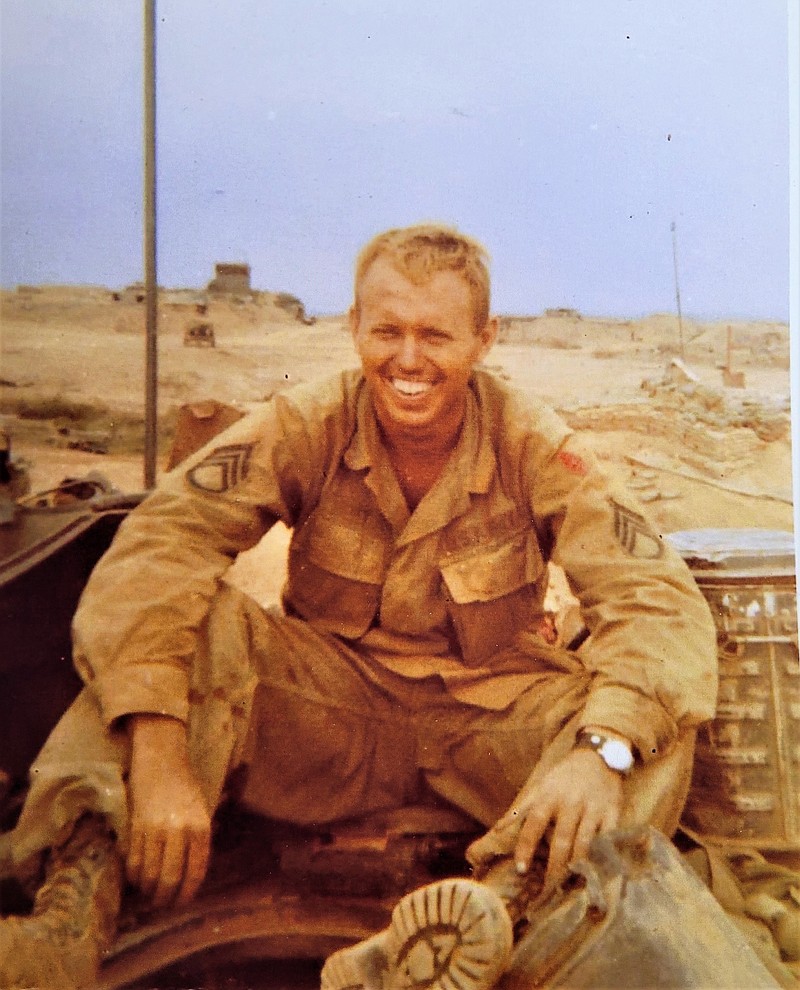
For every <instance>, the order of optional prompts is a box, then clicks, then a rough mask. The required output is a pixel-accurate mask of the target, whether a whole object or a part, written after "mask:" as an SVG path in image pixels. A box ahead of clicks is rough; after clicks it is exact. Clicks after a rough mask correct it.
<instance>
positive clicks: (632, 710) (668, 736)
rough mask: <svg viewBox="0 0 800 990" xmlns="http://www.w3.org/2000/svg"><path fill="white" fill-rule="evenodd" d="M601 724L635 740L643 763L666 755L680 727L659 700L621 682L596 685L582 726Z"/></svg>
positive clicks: (582, 715)
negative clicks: (620, 683) (619, 683)
mask: <svg viewBox="0 0 800 990" xmlns="http://www.w3.org/2000/svg"><path fill="white" fill-rule="evenodd" d="M587 726H598V727H602V728H605V729H610V730H612V731H613V732H617V733H619V734H620V735H621V736H624V737H625V738H626V739H629V740H630V741H631V744H632V745H633V746H634V747H635V749H636V751H637V753H638V756H639V757H640V759H641V760H642V762H643V763H647V762H648V761H650V760H653V759H655V758H656V757H658V756H660V755H663V753H664V752H666V751H667V750H668V749H669V748H670V747H671V745H672V744H673V743H674V741H675V739H676V738H677V735H678V727H677V725H676V724H675V722H674V720H673V719H672V718H671V717H670V716H669V714H668V713H667V711H666V709H664V708H663V707H662V706H661V705H660V704H659V703H658V702H657V701H654V700H653V699H652V698H648V697H646V696H645V695H643V694H640V693H639V692H638V691H634V690H632V689H631V688H627V687H624V686H622V685H618V684H605V685H598V686H597V687H595V688H594V689H593V690H592V691H591V693H590V695H589V697H588V698H587V700H586V704H585V706H584V709H583V712H582V714H581V719H580V725H579V729H580V728H584V727H587Z"/></svg>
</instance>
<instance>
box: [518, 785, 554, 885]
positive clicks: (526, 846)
mask: <svg viewBox="0 0 800 990" xmlns="http://www.w3.org/2000/svg"><path fill="white" fill-rule="evenodd" d="M554 814H555V805H554V804H553V803H550V802H548V803H546V804H541V805H538V806H537V807H535V808H532V809H531V810H530V811H529V812H528V815H527V817H526V818H525V821H524V823H523V825H522V828H521V829H520V833H519V838H518V839H517V845H516V849H515V852H514V857H515V862H516V866H517V873H527V872H528V870H529V869H530V866H531V861H532V860H533V856H534V853H535V852H536V849H537V847H538V845H539V843H540V842H541V841H542V839H543V837H544V833H545V830H546V829H547V826H548V825H549V824H550V822H551V821H552V819H553V816H554Z"/></svg>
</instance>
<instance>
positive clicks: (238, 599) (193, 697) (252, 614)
mask: <svg viewBox="0 0 800 990" xmlns="http://www.w3.org/2000/svg"><path fill="white" fill-rule="evenodd" d="M269 621H270V619H269V617H268V616H267V614H266V613H264V611H263V610H262V609H261V608H260V606H259V605H258V604H257V603H256V602H255V601H254V600H253V599H252V598H250V597H249V596H248V595H246V594H244V593H243V592H241V591H239V590H238V589H236V588H233V587H231V586H230V585H228V584H226V583H225V582H222V581H221V582H220V584H219V589H218V594H217V595H216V597H215V598H214V600H213V602H212V603H211V607H210V608H209V611H208V615H207V616H206V619H205V621H204V622H203V624H202V625H201V627H200V629H199V630H198V642H197V648H196V652H195V657H194V662H193V664H192V670H191V676H190V688H189V719H188V726H187V732H188V740H189V756H190V759H191V762H192V766H193V768H194V770H195V773H196V774H197V777H198V780H199V782H200V785H201V787H202V789H203V793H204V795H205V797H206V801H207V802H208V804H209V808H210V809H211V810H212V811H213V810H214V809H215V808H216V806H217V804H218V803H219V800H220V797H221V794H222V789H223V787H224V784H225V780H226V778H227V776H228V775H229V774H230V772H231V771H232V770H233V769H235V768H236V767H237V766H238V765H239V763H240V762H241V757H242V752H243V749H244V745H245V740H246V736H247V729H248V725H249V723H250V714H251V711H252V705H253V696H254V694H255V689H256V685H257V683H258V679H257V677H256V675H255V673H254V669H253V664H252V657H251V652H252V643H253V639H254V636H255V635H256V633H255V630H256V629H257V627H258V625H259V624H265V623H269Z"/></svg>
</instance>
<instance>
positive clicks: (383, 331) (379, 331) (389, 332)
mask: <svg viewBox="0 0 800 990" xmlns="http://www.w3.org/2000/svg"><path fill="white" fill-rule="evenodd" d="M372 333H373V335H374V336H376V337H379V338H380V339H381V340H394V338H395V337H396V336H397V333H398V331H397V328H396V327H375V329H374V330H373V331H372Z"/></svg>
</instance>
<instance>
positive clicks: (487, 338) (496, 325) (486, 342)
mask: <svg viewBox="0 0 800 990" xmlns="http://www.w3.org/2000/svg"><path fill="white" fill-rule="evenodd" d="M499 331H500V321H499V320H498V318H497V317H496V316H490V317H489V319H488V320H487V321H486V323H485V325H484V327H483V329H482V330H479V331H478V336H479V337H480V338H481V350H480V354H479V355H478V360H479V361H482V360H483V359H484V358H485V357H486V355H487V354H488V353H489V351H490V350H491V349H492V344H494V342H495V341H496V340H497V334H498V332H499Z"/></svg>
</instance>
